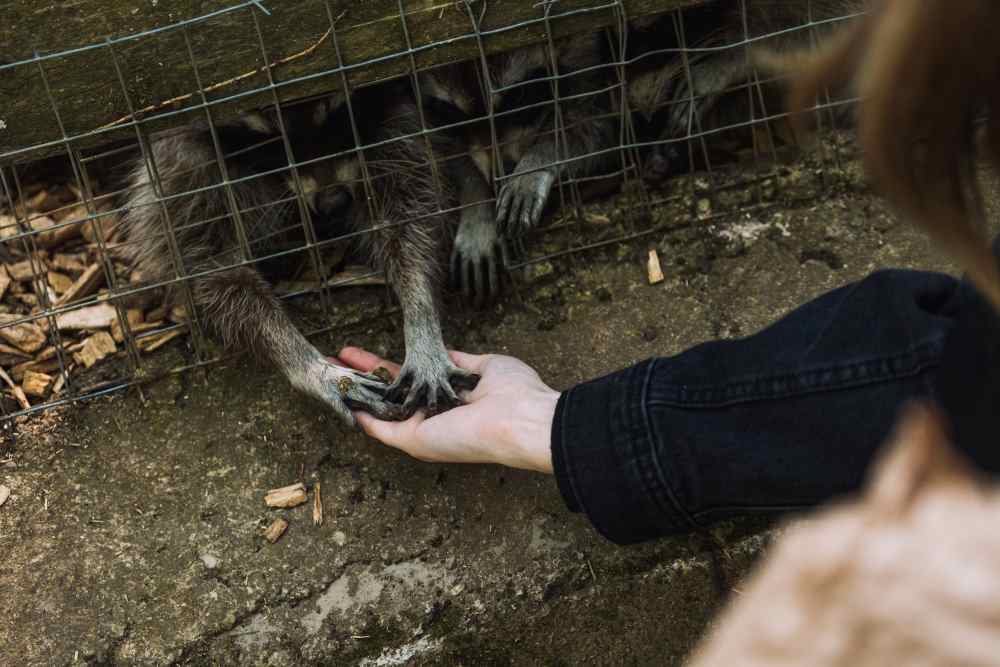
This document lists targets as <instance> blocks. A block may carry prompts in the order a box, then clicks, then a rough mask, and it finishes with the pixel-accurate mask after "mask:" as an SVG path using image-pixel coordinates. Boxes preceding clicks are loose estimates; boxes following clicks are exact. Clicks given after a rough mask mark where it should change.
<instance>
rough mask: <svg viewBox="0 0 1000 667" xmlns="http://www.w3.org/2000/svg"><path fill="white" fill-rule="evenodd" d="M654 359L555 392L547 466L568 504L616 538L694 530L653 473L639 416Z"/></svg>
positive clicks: (634, 538) (652, 449) (646, 435)
mask: <svg viewBox="0 0 1000 667" xmlns="http://www.w3.org/2000/svg"><path fill="white" fill-rule="evenodd" d="M652 369H653V363H652V361H651V360H650V361H647V362H644V363H641V364H639V365H637V366H633V367H632V368H627V369H625V370H623V371H619V372H617V373H613V374H611V375H608V376H606V377H603V378H600V379H597V380H592V381H590V382H587V383H584V384H581V385H577V386H576V387H573V388H572V389H570V390H569V391H566V392H564V393H563V394H562V396H560V397H559V403H558V404H557V406H556V414H555V419H554V422H553V425H552V429H553V431H552V466H553V468H554V472H555V476H556V482H557V484H558V485H559V490H560V492H561V493H562V497H563V499H564V500H565V501H566V506H567V507H569V509H570V510H572V511H574V512H579V511H584V512H586V514H587V516H588V517H589V518H590V520H591V522H592V523H593V524H594V527H595V528H597V530H598V531H599V532H600V533H601V534H602V535H604V537H606V538H607V539H609V540H611V541H613V542H619V543H628V542H635V541H639V540H642V539H649V538H652V537H656V536H658V535H666V534H669V533H676V532H681V531H684V530H686V529H689V528H691V525H690V524H689V523H688V521H686V520H685V519H684V513H683V510H682V509H681V508H679V507H678V506H677V505H676V502H675V500H674V499H673V498H671V496H670V492H669V489H668V488H667V486H666V484H664V483H663V480H662V479H661V478H660V477H659V475H657V473H656V470H657V464H656V461H655V454H656V450H657V448H656V447H655V444H654V443H651V442H650V441H649V438H650V437H651V433H650V431H649V429H648V428H647V427H646V424H645V420H644V416H643V414H642V412H643V410H642V406H643V388H644V387H645V386H646V384H647V382H648V381H649V374H650V372H651V371H652Z"/></svg>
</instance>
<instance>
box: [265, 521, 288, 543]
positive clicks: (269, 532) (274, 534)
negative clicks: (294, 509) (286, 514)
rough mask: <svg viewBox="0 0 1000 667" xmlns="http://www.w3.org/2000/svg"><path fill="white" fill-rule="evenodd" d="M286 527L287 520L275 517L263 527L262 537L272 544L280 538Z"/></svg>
mask: <svg viewBox="0 0 1000 667" xmlns="http://www.w3.org/2000/svg"><path fill="white" fill-rule="evenodd" d="M287 529H288V522H287V521H285V520H284V519H281V518H278V519H275V520H274V521H273V522H272V523H271V525H270V526H268V527H267V528H265V529H264V539H265V540H267V541H268V542H270V543H271V544H274V543H275V542H277V541H278V540H279V539H281V536H282V535H284V534H285V531H286V530H287Z"/></svg>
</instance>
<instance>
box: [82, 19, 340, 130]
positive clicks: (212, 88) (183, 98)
mask: <svg viewBox="0 0 1000 667" xmlns="http://www.w3.org/2000/svg"><path fill="white" fill-rule="evenodd" d="M331 32H333V28H332V27H331V28H327V30H326V32H324V33H323V36H322V37H320V38H319V39H318V40H317V41H316V43H315V44H313V45H312V46H310V47H307V48H305V49H303V50H302V51H299V52H298V53H293V54H292V55H290V56H285V57H284V58H281V59H280V60H275V61H274V62H273V63H271V64H270V65H262V66H260V67H258V68H256V69H253V70H250V71H249V72H244V73H243V74H240V75H238V76H234V77H233V78H231V79H226V80H225V81H219V82H218V83H213V84H212V85H210V86H208V87H207V88H205V89H203V90H202V91H201V92H202V93H203V94H204V93H211V92H214V91H216V90H219V89H220V88H225V87H226V86H231V85H233V84H234V83H236V82H238V81H243V80H244V79H249V78H250V77H252V76H256V75H258V74H260V73H261V72H266V71H267V70H268V69H270V68H273V67H278V66H280V65H287V64H288V63H290V62H292V61H295V60H299V59H300V58H305V57H306V56H308V55H310V54H312V52H313V51H315V50H316V49H318V48H319V47H320V45H321V44H322V43H323V42H325V41H326V39H327V38H328V37H329V36H330V33H331ZM194 95H195V94H194V93H186V94H184V95H178V96H177V97H171V98H170V99H169V100H165V101H163V102H159V103H158V104H150V105H149V106H146V107H143V108H141V109H139V110H138V111H136V112H135V113H134V114H126V115H124V116H122V117H121V118H116V119H115V120H113V121H111V122H110V123H106V124H104V125H101V126H100V127H99V128H97V129H98V130H106V129H108V128H111V127H114V126H116V125H121V124H122V123H125V122H128V121H130V120H135V117H136V115H138V114H144V113H148V112H150V111H157V110H159V109H162V108H164V107H168V106H171V105H174V104H178V103H180V102H187V101H188V100H190V99H191V98H192V97H194Z"/></svg>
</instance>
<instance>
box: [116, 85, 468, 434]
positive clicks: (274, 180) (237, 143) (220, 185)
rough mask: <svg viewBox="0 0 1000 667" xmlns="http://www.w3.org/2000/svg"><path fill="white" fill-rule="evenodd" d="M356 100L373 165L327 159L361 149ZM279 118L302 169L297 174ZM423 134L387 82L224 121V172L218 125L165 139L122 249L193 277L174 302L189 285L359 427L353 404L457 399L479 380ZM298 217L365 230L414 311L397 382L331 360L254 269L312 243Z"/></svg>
mask: <svg viewBox="0 0 1000 667" xmlns="http://www.w3.org/2000/svg"><path fill="white" fill-rule="evenodd" d="M385 100H391V102H390V103H388V104H386V102H385ZM350 104H353V107H354V111H355V113H354V116H355V118H356V119H357V122H358V124H359V126H358V132H359V134H360V135H361V136H360V140H361V142H362V143H363V144H364V145H369V144H379V145H376V146H373V147H370V148H366V149H365V150H364V151H363V155H364V161H363V162H362V160H360V159H359V157H358V154H357V151H354V152H347V153H346V154H344V155H340V156H336V157H330V156H335V155H336V154H338V153H341V152H344V151H351V149H353V148H355V141H354V138H353V136H352V130H351V125H350V123H349V117H348V115H347V114H348V113H349V111H350V110H349V108H348V107H349V105H350ZM279 122H281V123H283V124H284V127H285V128H286V130H287V136H288V143H289V145H290V150H291V152H292V154H293V157H294V160H295V162H296V164H297V165H298V166H297V168H296V169H295V170H290V169H288V167H289V163H288V159H287V157H286V156H287V153H286V148H285V145H284V143H283V140H282V138H281V136H282V135H281V132H280V126H279V125H278V123H279ZM419 129H420V124H419V121H418V115H417V113H416V109H415V107H414V106H413V105H412V104H411V103H409V102H407V101H406V98H405V96H403V95H399V94H394V92H393V90H392V88H390V87H388V86H383V87H379V88H378V89H364V90H362V91H359V92H358V93H356V94H355V95H354V96H352V98H351V99H347V98H346V97H344V96H343V95H333V96H330V97H328V98H327V99H324V100H322V101H321V102H319V103H316V104H309V105H299V106H296V107H292V108H291V109H289V110H288V111H283V112H282V117H281V118H280V119H279V118H278V117H277V114H270V115H265V114H259V113H254V114H249V115H246V116H244V117H243V118H242V119H241V120H240V121H239V122H235V123H230V124H226V125H222V126H219V127H217V129H216V132H215V136H216V137H217V140H218V144H219V148H220V150H221V152H222V153H223V154H224V155H226V156H227V157H226V159H225V161H224V165H225V172H226V173H225V174H223V173H222V172H221V170H220V166H219V161H218V160H217V159H216V150H215V139H213V134H212V132H211V130H210V128H208V127H207V126H204V125H202V126H199V125H192V126H189V127H185V128H182V129H180V130H176V131H170V132H166V133H163V134H160V135H157V136H155V137H154V138H152V140H151V142H150V144H149V150H148V155H149V157H150V160H149V161H148V162H149V164H147V161H145V160H142V159H140V160H139V161H137V163H136V164H135V166H134V167H133V169H132V172H131V178H130V180H131V187H130V188H129V189H128V193H127V201H126V206H127V213H126V214H125V216H124V219H123V225H122V228H123V233H124V238H125V241H126V242H125V244H124V245H123V249H124V252H125V254H126V256H127V257H128V258H129V259H130V260H131V261H132V263H133V265H134V266H135V267H136V268H137V269H138V270H139V271H140V272H141V273H142V274H143V275H144V276H145V277H146V278H149V279H152V280H154V281H169V280H171V279H173V278H175V277H183V276H188V278H187V279H186V280H184V281H183V282H182V283H176V284H170V285H169V286H168V298H170V299H176V298H177V297H178V296H180V293H182V292H183V291H184V290H185V289H186V288H185V285H187V286H188V288H189V289H190V296H191V298H192V299H193V301H194V303H195V306H196V310H197V312H198V314H199V315H200V317H201V319H202V321H203V322H204V323H205V324H207V326H208V328H209V329H210V330H211V331H212V332H214V333H215V334H216V335H217V336H218V337H219V338H220V339H221V341H222V342H223V343H224V344H225V345H226V346H229V347H249V348H251V349H252V350H253V351H254V352H255V353H256V355H257V356H259V357H261V358H264V359H266V360H269V361H270V362H272V363H273V364H274V365H276V366H277V367H278V368H279V369H280V370H281V371H282V373H283V374H284V375H285V376H286V377H287V378H288V380H289V381H290V382H291V384H292V385H294V386H295V387H296V388H297V389H299V390H301V391H303V392H305V393H306V394H309V395H311V396H313V397H315V398H317V399H319V400H320V401H323V402H325V403H326V404H328V405H330V406H331V407H332V408H333V409H334V410H335V411H336V413H337V414H338V415H339V416H340V417H342V418H343V419H344V420H345V421H346V422H347V423H349V424H353V423H354V418H353V416H352V414H351V409H352V408H355V409H363V410H366V411H369V412H371V413H372V414H374V415H376V416H378V417H380V418H385V419H400V418H405V417H406V416H408V415H410V414H412V413H413V411H414V410H416V409H417V408H418V407H421V406H422V405H426V406H427V407H428V408H429V409H431V410H434V409H437V408H438V407H439V406H441V407H444V406H447V405H452V404H457V403H458V402H459V399H458V397H457V394H456V392H455V389H453V386H454V387H455V388H459V387H468V386H470V385H472V384H474V382H475V379H476V378H475V376H474V375H472V374H469V373H467V372H466V371H463V370H461V369H459V368H457V367H456V366H454V365H453V364H452V363H451V361H450V359H449V357H448V355H447V352H446V350H445V346H444V342H443V340H442V334H441V327H440V322H439V310H438V286H439V283H440V275H439V274H440V263H441V262H440V259H441V258H440V257H439V249H440V247H441V243H440V241H441V237H442V234H443V233H444V230H443V225H444V223H446V222H447V220H443V219H442V218H443V217H444V216H441V215H435V212H436V211H438V210H442V209H445V208H447V203H448V202H449V201H451V199H452V194H451V193H450V191H445V192H443V193H441V194H442V195H443V197H444V201H443V202H442V201H441V200H440V198H439V196H438V195H439V192H438V191H437V188H436V184H435V182H434V179H433V178H432V177H431V174H430V170H428V169H427V164H428V160H429V159H430V157H431V156H430V155H429V154H428V151H427V149H426V144H425V142H423V141H421V140H419V138H417V137H416V136H415V135H416V133H418V132H419ZM411 135H414V136H411ZM382 142H384V143H382ZM363 170H364V171H366V172H367V177H368V178H367V180H368V183H369V184H370V187H366V186H365V185H364V183H363V179H362V176H363ZM154 174H155V176H156V177H155V178H154ZM296 174H297V178H296ZM157 182H159V186H158V185H157ZM443 185H446V183H444V184H443ZM160 187H162V190H160V189H159V188H160ZM366 190H367V191H366ZM302 203H304V206H303V205H302ZM439 207H440V208H439ZM302 209H304V210H302ZM300 215H305V216H308V217H310V218H311V219H312V220H313V223H314V224H313V226H312V227H313V228H314V229H315V231H316V235H317V236H318V237H321V236H324V235H325V236H330V237H332V236H335V235H339V234H342V233H345V232H348V231H352V232H360V231H364V232H366V233H363V234H358V235H357V237H359V238H360V243H361V244H362V245H363V246H364V247H365V248H366V249H367V251H368V253H369V255H370V257H371V261H372V264H373V265H374V266H375V267H377V268H378V269H380V270H382V271H383V272H384V273H385V275H386V278H387V280H388V282H389V284H390V285H391V286H392V288H393V290H394V291H395V293H396V295H397V297H398V298H399V301H400V303H401V306H402V311H403V320H404V336H405V342H406V359H405V362H404V364H403V368H402V371H401V372H400V374H399V376H398V378H397V380H396V382H395V383H394V384H393V385H392V386H390V387H387V386H385V384H384V383H383V382H382V381H380V380H379V379H378V378H377V377H375V376H372V375H367V374H362V373H358V372H355V371H353V370H351V369H347V368H343V367H341V366H338V365H335V364H333V363H331V362H329V361H327V359H326V358H325V357H324V356H323V355H322V354H321V353H320V352H319V351H318V350H317V349H316V348H315V347H314V346H313V345H312V344H311V343H309V342H308V340H307V339H306V338H305V337H304V336H303V335H302V333H301V332H299V331H298V329H297V328H296V327H295V326H294V324H293V323H292V321H291V320H290V319H289V317H288V315H287V314H286V312H285V310H284V308H283V307H282V305H281V303H280V302H279V301H278V299H277V298H276V297H275V295H274V293H273V292H272V289H271V286H270V284H269V282H268V280H267V279H266V278H265V275H264V273H263V267H262V265H261V264H259V263H258V262H256V261H255V260H257V259H259V258H261V257H263V256H266V255H268V254H274V253H275V252H276V251H280V250H282V249H284V248H288V247H301V246H302V244H303V242H304V241H305V240H308V235H307V234H306V231H305V230H304V226H303V220H302V218H301V217H300ZM241 228H242V229H241ZM316 240H318V239H316ZM403 399H405V400H403ZM401 400H402V405H401V406H400V405H399V404H398V403H399V402H400V401H401Z"/></svg>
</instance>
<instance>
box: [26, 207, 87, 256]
mask: <svg viewBox="0 0 1000 667" xmlns="http://www.w3.org/2000/svg"><path fill="white" fill-rule="evenodd" d="M83 213H84V215H86V213H87V212H86V210H84V212H83ZM65 222H70V220H66V221H65ZM28 224H29V225H31V228H32V229H33V230H35V231H36V232H38V233H37V234H35V243H36V244H38V247H40V248H52V247H56V246H61V245H63V244H65V243H67V242H69V241H70V240H72V239H74V238H76V237H77V236H79V235H80V225H79V224H67V225H64V224H62V222H56V221H55V220H53V219H52V218H50V217H48V216H47V215H43V216H40V217H36V218H32V219H31V220H29V221H28Z"/></svg>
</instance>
